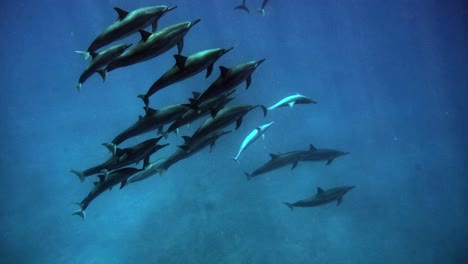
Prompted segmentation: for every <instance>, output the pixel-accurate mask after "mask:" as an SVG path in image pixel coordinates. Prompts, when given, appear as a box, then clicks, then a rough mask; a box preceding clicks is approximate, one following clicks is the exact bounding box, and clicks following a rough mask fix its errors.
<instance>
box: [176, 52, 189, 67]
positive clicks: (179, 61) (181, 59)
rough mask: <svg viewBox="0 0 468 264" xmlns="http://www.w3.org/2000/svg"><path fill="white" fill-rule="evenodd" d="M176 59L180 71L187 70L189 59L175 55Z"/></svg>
mask: <svg viewBox="0 0 468 264" xmlns="http://www.w3.org/2000/svg"><path fill="white" fill-rule="evenodd" d="M174 59H175V61H176V65H177V68H179V70H183V69H185V63H186V62H187V57H185V56H183V55H179V54H176V55H174Z"/></svg>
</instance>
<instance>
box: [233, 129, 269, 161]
mask: <svg viewBox="0 0 468 264" xmlns="http://www.w3.org/2000/svg"><path fill="white" fill-rule="evenodd" d="M273 123H274V122H270V123H268V124H264V125H261V126H259V127H257V128H255V129H254V130H253V131H252V132H250V133H249V135H247V137H246V138H245V139H244V141H242V144H241V146H240V148H239V152H237V155H236V156H235V157H232V159H233V160H235V161H236V162H237V163H238V164H239V156H240V155H241V153H242V152H243V151H244V150H245V149H246V148H247V147H248V146H250V145H251V144H252V143H254V142H255V141H256V140H257V139H259V138H260V137H262V138H264V137H265V131H267V129H268V128H269V127H270V126H271V125H273Z"/></svg>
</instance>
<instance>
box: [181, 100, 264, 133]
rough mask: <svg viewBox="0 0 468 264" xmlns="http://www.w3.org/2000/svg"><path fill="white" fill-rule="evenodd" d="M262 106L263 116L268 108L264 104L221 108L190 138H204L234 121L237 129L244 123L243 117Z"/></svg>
mask: <svg viewBox="0 0 468 264" xmlns="http://www.w3.org/2000/svg"><path fill="white" fill-rule="evenodd" d="M257 107H261V108H262V110H263V116H266V114H267V110H266V107H265V106H263V105H237V106H229V107H225V108H223V109H221V110H219V111H218V112H217V113H215V114H214V116H212V117H210V118H208V119H207V120H206V121H205V122H204V123H203V124H202V125H201V126H200V127H199V128H198V129H197V131H195V133H194V134H193V135H192V137H191V139H190V140H194V139H195V138H202V137H205V136H206V135H208V134H209V133H211V132H213V131H216V130H220V129H222V128H224V127H226V126H228V125H230V124H232V123H234V122H236V129H238V128H239V127H240V125H241V124H242V118H243V117H244V116H245V115H246V114H247V113H248V112H250V111H251V110H253V109H255V108H257Z"/></svg>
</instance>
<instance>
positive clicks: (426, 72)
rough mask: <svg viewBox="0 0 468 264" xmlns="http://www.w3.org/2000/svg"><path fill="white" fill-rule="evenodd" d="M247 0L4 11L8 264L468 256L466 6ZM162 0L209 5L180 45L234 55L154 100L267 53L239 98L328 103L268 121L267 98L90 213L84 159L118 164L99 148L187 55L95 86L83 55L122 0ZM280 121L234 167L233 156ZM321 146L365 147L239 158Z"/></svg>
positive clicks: (200, 7) (180, 94)
mask: <svg viewBox="0 0 468 264" xmlns="http://www.w3.org/2000/svg"><path fill="white" fill-rule="evenodd" d="M240 2H241V1H240V0H239V1H237V0H236V1H234V0H230V1H219V0H192V1H167V2H153V1H141V0H140V1H89V0H83V1H57V0H44V1H31V0H28V1H7V2H5V3H3V4H2V8H1V11H0V12H1V14H2V22H1V23H0V25H1V33H2V37H3V42H2V49H0V54H1V58H2V63H3V68H2V71H1V72H0V76H1V80H2V89H1V90H0V93H1V97H0V98H1V103H2V104H1V105H2V110H3V111H2V112H3V118H2V130H1V131H2V132H1V133H2V136H1V146H2V148H0V151H1V155H0V157H1V159H0V162H1V168H2V174H3V175H2V177H1V184H0V201H1V218H0V231H1V232H0V235H1V239H0V256H1V258H0V263H468V253H467V252H468V242H467V240H466V237H467V236H468V227H467V224H466V223H467V219H468V195H467V191H466V190H467V189H468V181H467V175H468V174H467V160H468V159H467V149H468V143H467V137H466V135H467V132H468V127H467V124H468V123H467V118H466V114H467V106H466V99H467V98H468V97H467V95H468V92H467V91H468V90H467V87H468V86H467V84H468V48H467V47H468V45H467V43H468V34H467V32H468V31H467V28H468V23H467V21H468V5H467V3H466V1H463V0H459V1H456V0H454V1H435V0H428V1H416V0H413V1H408V0H395V1H370V0H359V1H339V0H331V1H304V0H302V1H279V0H271V1H269V3H268V5H267V6H266V9H265V10H266V14H265V16H262V15H261V14H259V13H256V12H254V10H255V9H256V8H258V7H259V6H260V5H261V1H260V0H255V1H254V0H247V5H248V6H249V8H250V9H251V12H250V13H249V14H247V13H245V12H243V11H240V10H233V7H234V6H236V5H238V4H240ZM157 4H166V5H177V6H178V8H177V9H176V10H174V11H171V13H168V14H166V15H165V16H164V17H162V18H161V19H160V21H159V28H163V27H166V26H169V25H172V24H175V23H178V22H182V21H186V20H193V19H196V18H201V22H200V23H199V24H197V25H196V26H195V27H194V28H193V29H192V30H191V31H190V32H189V33H188V34H187V35H186V37H185V47H184V51H183V54H184V55H189V54H192V53H194V52H197V51H199V50H203V49H208V48H216V47H223V48H227V47H231V46H232V47H234V49H233V50H232V51H231V52H229V53H228V54H226V55H224V56H223V57H222V58H221V59H220V60H219V61H218V62H217V63H216V67H215V70H214V71H213V74H212V76H211V77H209V78H207V79H205V78H204V74H199V75H197V76H195V77H193V78H190V79H188V80H186V81H183V82H180V83H177V84H174V85H172V86H171V87H168V88H166V89H164V90H162V91H160V92H158V93H157V94H155V95H154V96H153V97H152V100H151V105H152V107H154V108H156V109H158V108H161V107H164V106H167V105H170V104H176V103H181V102H184V103H185V102H187V98H189V97H190V96H191V92H192V91H203V89H205V88H206V87H208V86H209V84H210V83H211V82H212V81H213V80H214V79H215V78H216V77H217V76H218V75H219V70H218V69H217V66H220V65H223V66H226V67H230V66H234V65H236V64H238V63H241V62H245V61H250V60H258V59H262V58H266V61H265V63H263V64H262V65H261V66H260V67H259V68H258V69H257V70H256V71H255V73H254V74H253V76H252V85H251V87H250V88H249V89H248V90H245V89H244V84H243V85H241V86H240V87H239V88H238V91H237V93H236V95H237V98H236V100H235V101H234V102H232V103H231V104H233V105H235V104H265V105H267V106H268V105H271V104H273V103H275V102H276V101H278V100H280V99H281V98H283V97H285V96H288V95H290V94H294V93H301V94H304V95H306V96H309V97H311V98H313V99H314V100H316V101H317V102H318V104H315V105H296V106H294V107H293V108H283V109H277V110H275V111H272V112H270V113H269V114H268V116H267V117H266V118H263V115H262V113H261V111H260V110H254V111H252V112H251V113H249V114H248V115H247V116H246V117H245V118H244V121H243V123H242V126H241V127H240V128H239V129H238V130H237V131H235V132H233V133H231V134H229V135H227V136H225V137H223V138H220V139H219V140H218V141H217V143H216V146H215V148H214V149H213V151H212V152H211V153H210V151H209V149H206V150H203V151H201V152H200V153H197V154H195V155H194V156H192V157H190V158H189V159H187V160H183V161H180V162H179V163H177V164H175V165H174V166H172V167H171V168H170V169H169V170H168V171H167V172H166V173H165V174H164V176H163V177H160V176H153V177H151V178H148V179H146V180H144V181H141V182H137V183H133V184H129V185H128V186H126V187H125V188H123V189H122V190H119V189H118V188H115V189H113V190H112V191H108V192H105V193H103V194H102V195H101V196H100V197H98V198H97V199H96V200H95V201H94V202H93V203H92V204H91V205H90V206H89V208H88V209H87V210H86V211H87V218H86V220H85V221H82V219H80V218H79V217H76V216H72V215H71V213H72V212H73V211H75V210H76V209H78V206H77V205H75V204H74V203H76V202H80V201H81V200H82V199H83V198H84V197H85V196H86V195H87V194H88V192H89V191H90V190H91V188H92V186H93V185H92V182H93V180H89V179H88V180H87V181H86V182H85V183H80V181H79V180H78V178H77V177H76V176H74V175H73V174H71V173H70V172H69V171H70V169H78V170H84V169H86V168H88V167H90V166H93V165H96V164H98V163H100V162H102V161H104V160H105V159H107V158H108V155H109V154H108V152H107V150H106V149H105V148H104V147H102V146H101V143H103V142H109V141H110V140H112V138H113V137H114V136H115V135H117V134H118V133H119V132H120V131H122V130H123V129H125V128H126V127H128V126H129V125H130V124H132V123H133V122H135V121H136V120H137V118H138V115H142V114H143V113H144V112H143V109H142V106H143V105H142V103H141V101H140V100H139V99H138V98H137V97H136V95H137V94H140V93H142V92H145V91H146V90H147V89H148V88H149V86H150V85H151V84H152V83H153V82H154V81H155V80H156V79H157V78H158V77H159V76H160V75H161V74H162V73H164V72H165V71H166V70H167V69H168V68H169V67H170V66H172V65H173V63H174V59H173V58H172V55H173V54H175V53H176V49H175V48H173V49H171V50H170V51H169V52H166V53H165V54H163V55H161V56H159V57H157V58H155V59H152V60H150V61H147V62H144V63H141V64H136V65H133V66H130V67H125V68H121V69H117V70H115V71H113V72H111V73H109V76H108V79H107V80H106V81H105V82H104V83H103V82H102V80H101V79H100V78H99V76H98V75H95V76H93V77H91V78H90V79H89V80H88V81H87V82H86V83H85V84H84V85H83V88H82V90H81V92H80V93H78V92H77V90H76V89H75V88H74V86H75V84H76V82H77V81H78V77H79V75H80V73H81V71H82V70H83V69H84V67H85V66H86V62H84V61H83V60H82V58H81V57H80V56H79V55H77V54H76V53H75V52H74V51H75V50H84V49H86V48H87V47H88V45H89V43H90V42H91V41H92V40H93V39H94V37H95V36H97V35H98V34H99V33H100V32H101V31H102V30H103V29H104V28H105V27H107V26H108V25H109V24H110V23H111V22H113V21H114V20H115V18H116V14H115V12H114V11H113V10H112V8H113V7H114V6H118V7H121V8H123V9H126V10H133V9H136V8H139V7H142V6H150V5H157ZM138 40H139V37H138V36H136V35H135V36H132V37H129V38H127V39H125V40H123V41H121V43H126V42H137V41H138ZM271 121H275V124H274V125H273V126H272V127H271V128H270V129H269V130H268V132H267V134H266V138H265V140H259V141H257V142H255V143H254V144H253V145H252V146H250V148H249V149H247V150H246V151H245V153H244V154H243V156H242V157H241V159H240V167H239V165H237V164H236V163H235V162H233V161H232V160H231V159H230V157H231V156H233V155H235V154H236V152H237V150H238V147H239V145H240V144H241V142H242V140H243V139H244V137H245V136H246V135H247V134H248V133H249V132H250V131H251V130H252V129H254V128H255V127H256V126H259V125H261V124H265V123H267V122H271ZM200 123H201V120H200V121H198V122H197V123H194V124H192V126H191V128H182V129H181V134H184V135H190V134H191V133H193V131H194V130H195V129H196V127H197V126H198V125H199V124H200ZM229 128H230V129H231V130H233V129H234V126H230V127H229ZM151 136H154V134H146V135H143V136H138V137H136V138H133V139H131V140H129V141H128V142H126V143H125V145H126V146H131V145H133V144H136V143H138V142H141V141H142V140H144V139H146V138H149V137H151ZM167 142H169V143H170V144H171V145H170V146H169V147H167V148H165V149H163V150H161V151H159V152H157V153H156V154H155V155H154V156H153V157H152V159H151V160H152V161H154V160H157V159H158V158H161V157H164V156H167V155H170V154H171V153H172V152H173V151H174V150H175V149H176V146H177V145H180V144H182V143H183V141H182V139H181V138H180V137H177V136H175V135H171V136H170V137H169V139H168V140H167ZM309 144H314V145H315V146H317V147H319V148H336V149H341V150H345V151H349V152H350V153H351V154H350V155H348V156H345V157H340V158H337V159H336V160H335V161H334V162H333V163H332V164H331V165H329V166H325V163H324V162H320V163H300V164H299V165H298V166H297V168H295V169H294V170H290V169H289V168H288V167H287V168H282V169H279V170H275V171H273V172H271V173H268V174H265V175H261V176H259V177H257V178H255V179H252V180H251V181H247V180H246V178H245V175H244V173H243V171H249V172H250V171H253V170H254V169H255V168H257V167H258V166H259V165H261V164H263V163H264V162H266V161H267V160H268V159H269V156H268V154H269V153H277V152H286V151H290V150H296V149H308V147H309ZM138 166H141V164H139V165H138ZM343 185H356V188H355V189H353V190H352V191H350V192H349V193H348V194H346V195H345V197H344V198H343V202H342V203H341V205H340V206H339V207H337V206H336V205H335V204H328V205H324V206H321V207H314V208H296V209H294V211H291V210H289V209H288V208H287V207H286V206H285V205H284V204H283V201H289V202H294V201H297V200H300V199H303V198H306V197H309V196H311V195H314V194H315V193H316V189H317V187H322V188H324V189H329V188H333V187H336V186H343Z"/></svg>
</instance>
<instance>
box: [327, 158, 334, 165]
mask: <svg viewBox="0 0 468 264" xmlns="http://www.w3.org/2000/svg"><path fill="white" fill-rule="evenodd" d="M334 159H335V158H333V159H329V160H328V161H327V164H325V165H327V166H328V165H330V164H331V163H332V162H333V160H334Z"/></svg>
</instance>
